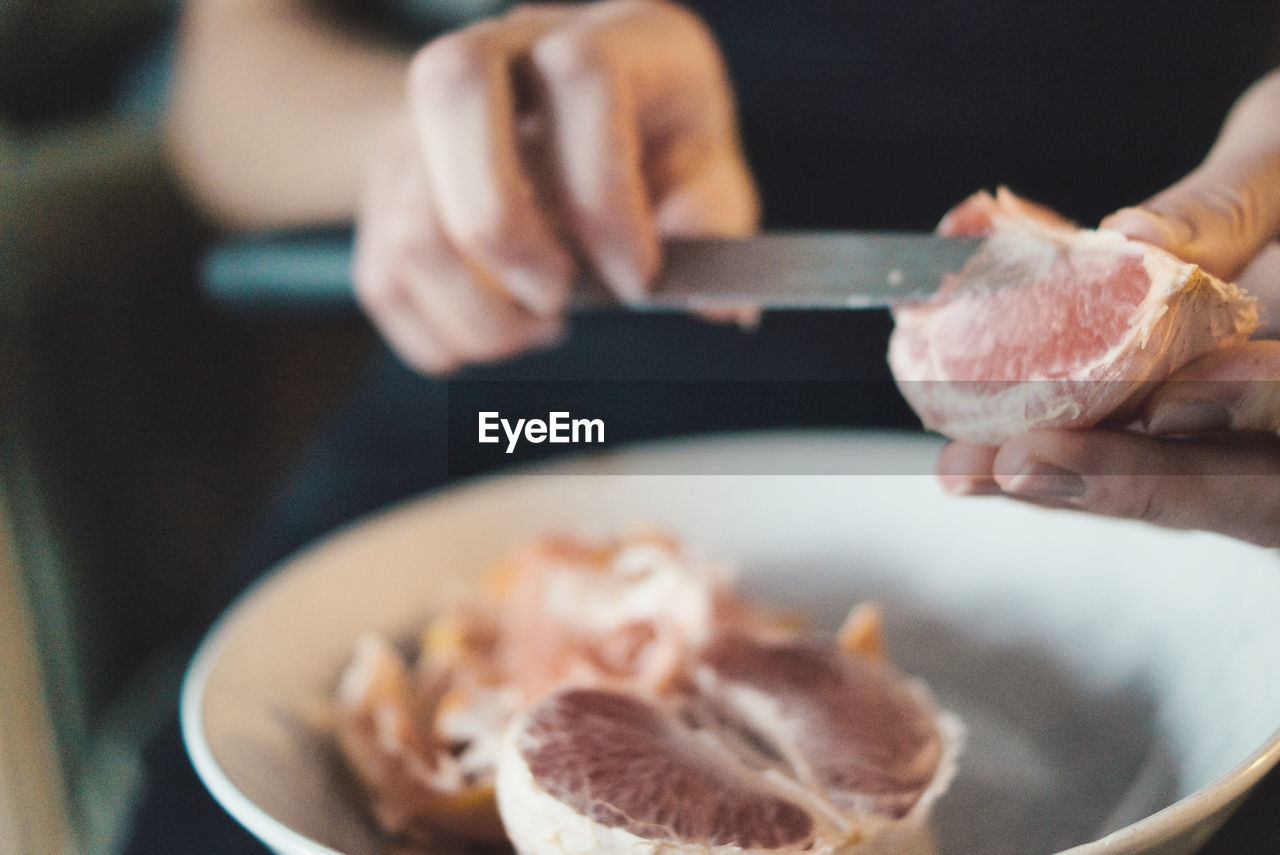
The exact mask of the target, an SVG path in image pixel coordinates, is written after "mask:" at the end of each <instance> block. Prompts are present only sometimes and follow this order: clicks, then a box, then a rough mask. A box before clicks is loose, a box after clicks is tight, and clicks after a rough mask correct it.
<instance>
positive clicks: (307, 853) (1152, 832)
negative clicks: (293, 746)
mask: <svg viewBox="0 0 1280 855" xmlns="http://www.w3.org/2000/svg"><path fill="white" fill-rule="evenodd" d="M850 435H855V436H859V437H865V438H870V439H876V440H881V441H883V440H886V439H889V440H897V439H901V440H905V441H910V442H915V443H918V444H920V445H921V446H922V447H923V446H924V445H925V444H926V443H925V439H926V437H925V435H922V434H913V433H908V432H902V433H899V432H893V431H876V430H867V431H863V430H816V431H815V430H810V431H806V430H794V431H752V432H739V433H725V434H714V435H709V436H706V437H681V438H676V439H668V440H658V441H645V442H637V443H634V444H628V445H625V446H619V447H618V448H617V449H616V450H614V451H611V452H606V453H604V454H602V455H600V456H597V457H595V458H594V459H596V460H599V459H601V458H603V457H609V458H616V457H618V456H627V457H631V456H636V455H639V456H643V455H644V454H645V453H646V452H652V451H659V450H661V451H670V450H672V449H679V448H683V447H686V446H688V447H696V446H698V445H702V444H711V445H720V444H723V443H725V442H726V441H733V442H741V441H747V442H750V441H752V440H777V439H779V438H780V437H781V438H786V437H804V438H809V439H812V438H820V437H827V436H840V437H843V438H845V439H848V438H849V437H850ZM929 441H930V442H932V441H933V440H932V438H929ZM934 444H935V445H937V444H938V443H936V442H935V443H934ZM580 463H581V460H580V459H579V458H577V457H566V458H561V459H557V460H551V461H538V462H534V463H531V464H525V465H521V466H518V467H513V468H511V469H506V470H502V471H499V472H491V473H486V474H482V475H479V476H474V477H471V478H467V479H464V480H460V481H457V482H454V483H451V484H447V485H445V486H443V487H440V488H437V489H433V490H428V491H424V492H422V493H418V494H416V495H413V496H409V497H407V498H405V499H402V500H400V501H398V502H394V503H392V504H390V505H387V506H385V507H383V508H380V509H377V510H374V511H372V512H370V513H368V514H365V515H363V516H360V517H357V518H355V519H353V520H351V521H349V522H347V523H345V524H343V525H340V526H338V527H336V528H335V529H333V530H332V531H330V532H328V533H327V534H325V535H322V536H321V537H319V538H318V539H316V540H315V541H312V542H311V543H308V544H306V545H304V546H302V547H301V548H299V549H298V550H296V551H294V552H293V553H291V554H290V555H288V556H286V557H285V558H284V559H282V560H281V561H279V562H278V563H276V564H274V565H272V566H271V567H270V568H268V569H267V570H266V571H264V572H263V574H262V575H261V576H260V577H259V578H258V579H256V580H255V581H254V582H253V583H252V584H250V585H249V586H248V587H246V588H245V589H244V591H242V592H241V593H240V594H239V596H237V597H236V598H235V599H234V600H233V601H232V602H231V604H230V605H228V606H227V608H226V609H225V610H224V611H223V612H222V614H221V615H219V616H218V618H217V619H216V620H215V621H214V623H213V624H212V625H211V626H210V628H209V630H208V632H207V633H206V634H205V636H204V638H203V639H202V641H201V642H200V644H199V646H198V647H197V649H196V652H195V654H194V655H193V657H192V659H191V662H190V664H189V665H188V667H187V670H186V672H185V674H184V676H183V680H182V687H181V692H180V696H179V726H180V730H181V733H182V740H183V743H184V744H185V746H186V750H187V754H188V757H189V758H190V760H191V764H192V766H193V767H194V768H195V771H196V774H197V775H198V777H199V778H200V780H201V782H202V783H203V784H204V785H205V787H206V789H208V791H209V793H210V794H211V795H212V796H213V798H214V799H215V800H216V801H217V802H218V803H219V804H220V805H221V806H222V807H223V809H224V810H226V811H227V813H229V814H230V815H231V817H232V818H233V819H235V820H236V821H237V822H238V823H240V825H241V826H243V827H244V828H245V829H246V830H247V831H249V832H250V833H251V834H253V835H254V836H256V837H257V838H258V839H259V840H261V841H262V842H263V843H264V844H265V845H266V846H268V847H269V848H271V849H273V850H275V851H284V850H285V849H286V848H288V849H291V850H292V851H296V852H298V853H304V855H345V853H343V852H340V851H339V850H336V849H332V848H330V847H328V846H326V845H324V844H323V843H319V842H317V841H315V840H312V839H311V838H309V837H307V836H305V835H303V834H302V833H300V832H298V831H295V830H293V829H292V828H290V827H289V826H287V825H286V824H284V823H283V822H281V821H280V820H278V819H276V818H275V817H274V816H272V815H271V814H270V813H268V812H267V811H265V810H263V809H262V808H261V807H259V806H258V805H257V804H255V803H254V802H253V801H252V800H251V799H250V798H249V797H248V796H246V795H245V794H244V793H243V792H242V791H241V790H240V789H239V788H238V787H237V786H236V785H235V784H234V783H233V782H232V781H231V778H230V777H229V776H228V775H227V773H226V772H225V771H224V770H223V769H222V767H221V766H220V765H219V763H218V761H217V759H216V757H215V756H214V753H213V748H212V746H210V745H209V742H208V740H207V739H206V738H205V733H204V727H203V711H204V696H205V691H206V689H207V688H208V683H209V679H210V677H211V676H212V674H213V671H214V669H215V668H216V667H217V663H218V660H219V658H220V655H221V653H222V649H223V648H224V647H225V646H226V644H227V642H228V639H229V637H230V635H231V633H232V632H233V631H234V630H235V628H236V625H237V623H238V618H239V617H240V616H241V612H242V611H243V610H244V609H245V608H246V607H247V606H248V605H249V603H250V602H251V601H253V600H254V599H255V597H256V595H257V594H258V593H259V591H260V590H261V589H262V588H264V587H266V586H269V585H271V584H272V583H273V582H275V581H276V580H278V579H280V578H281V577H282V576H283V575H285V574H286V573H288V572H289V571H290V570H291V568H292V567H294V566H295V565H296V564H297V562H298V561H299V560H300V559H301V558H302V557H303V556H304V555H306V554H308V553H311V552H313V551H315V550H319V549H322V548H324V547H325V546H326V545H327V544H329V543H331V542H333V541H336V540H339V539H341V538H344V537H346V536H347V535H348V534H350V533H351V532H352V531H353V530H355V529H357V528H360V527H362V526H363V525H364V524H366V523H368V522H372V521H374V520H377V519H381V518H383V517H386V516H389V515H393V514H395V513H397V512H399V511H401V510H403V509H405V508H407V507H409V506H412V505H418V504H428V503H431V502H434V501H437V500H439V499H441V498H442V497H444V496H448V495H452V494H455V493H462V492H466V491H469V490H472V489H476V488H481V487H483V486H484V485H490V484H492V483H494V482H497V481H502V480H505V479H507V478H510V477H513V476H517V475H518V476H526V475H531V474H532V475H537V474H542V473H543V472H548V471H549V472H554V471H556V470H559V469H565V468H572V467H576V466H578V465H580ZM582 474H591V473H590V472H583V473H582ZM614 474H616V473H614ZM1278 569H1280V568H1278ZM1278 764H1280V725H1277V727H1276V729H1275V730H1274V731H1273V732H1272V734H1271V736H1270V737H1269V738H1268V739H1266V740H1265V741H1264V742H1263V743H1262V744H1261V745H1260V746H1259V747H1258V748H1257V749H1255V750H1254V751H1253V752H1252V753H1250V754H1249V755H1248V756H1247V757H1245V759H1243V760H1242V761H1240V762H1239V763H1237V764H1236V765H1235V766H1233V767H1232V768H1231V769H1229V770H1227V771H1226V772H1224V773H1223V774H1222V775H1220V776H1219V777H1217V778H1215V779H1214V780H1212V781H1210V782H1209V783H1207V784H1204V785H1203V786H1201V787H1199V788H1197V789H1196V790H1194V791H1192V792H1191V793H1188V794H1187V795H1185V796H1182V797H1181V798H1179V799H1178V800H1177V801H1175V802H1173V803H1172V804H1170V805H1167V806H1165V807H1163V808H1161V809H1160V810H1158V811H1156V812H1155V813H1152V814H1149V815H1147V816H1145V817H1143V818H1142V819H1140V820H1137V821H1136V822H1132V823H1129V824H1128V825H1125V826H1123V827H1121V828H1119V829H1116V830H1115V831H1112V832H1110V833H1108V834H1106V835H1104V836H1102V837H1100V838H1097V839H1095V840H1091V841H1088V842H1085V843H1080V844H1077V845H1075V846H1072V847H1070V848H1068V849H1063V850H1059V851H1058V852H1056V853H1053V855H1103V853H1106V855H1123V853H1125V852H1128V851H1131V850H1133V849H1134V847H1137V846H1143V845H1148V844H1152V843H1158V842H1161V841H1164V840H1169V839H1172V838H1173V837H1175V836H1177V835H1178V834H1181V833H1183V832H1185V831H1187V830H1190V829H1192V828H1195V827H1197V826H1198V825H1200V824H1202V823H1204V822H1206V821H1209V820H1211V819H1214V818H1215V817H1217V818H1218V821H1219V822H1221V821H1225V820H1226V818H1227V817H1229V816H1230V812H1231V811H1232V810H1234V808H1235V807H1236V806H1237V805H1238V803H1239V802H1240V801H1242V800H1243V799H1244V797H1245V796H1246V795H1247V794H1248V793H1249V791H1250V790H1251V789H1252V788H1253V786H1254V785H1255V784H1257V783H1258V781H1260V780H1261V779H1262V777H1263V776H1264V775H1266V774H1267V772H1269V771H1270V770H1271V769H1272V768H1274V767H1276V766H1277V765H1278ZM1219 814H1220V816H1219ZM1215 830H1216V826H1215Z"/></svg>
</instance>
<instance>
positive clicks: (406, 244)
mask: <svg viewBox="0 0 1280 855" xmlns="http://www.w3.org/2000/svg"><path fill="white" fill-rule="evenodd" d="M413 149H414V146H413V137H412V132H411V131H410V129H409V127H408V125H407V123H402V124H397V125H395V126H393V127H391V128H389V129H388V132H387V133H386V134H384V137H383V139H382V140H381V142H380V144H379V147H378V149H377V151H376V152H375V157H374V158H373V159H372V161H371V164H370V169H369V174H368V176H367V179H366V181H365V190H364V193H363V194H362V196H361V199H360V204H359V206H358V208H357V211H356V239H355V246H354V251H353V262H352V280H353V283H354V286H355V297H356V301H357V302H358V303H359V304H360V306H361V308H362V309H363V310H364V312H365V314H367V315H368V316H369V319H370V320H371V321H372V322H373V324H374V326H375V327H377V329H378V332H379V333H380V334H381V335H382V336H383V338H384V339H386V341H387V343H388V344H389V345H390V346H391V348H392V350H394V351H395V353H396V355H397V356H398V357H399V358H400V359H401V361H403V362H404V363H405V364H406V365H408V366H409V367H410V368H412V369H414V370H415V371H418V372H420V373H423V374H441V373H445V372H448V371H451V370H453V369H454V368H455V367H456V366H457V359H456V357H455V356H454V355H453V354H452V353H450V352H449V350H448V348H447V347H445V346H444V344H443V342H442V341H441V340H440V338H439V337H438V336H437V335H436V334H435V332H434V331H433V330H432V329H431V328H430V326H429V325H428V324H427V323H426V321H425V319H423V318H422V317H420V316H419V314H418V313H417V311H416V310H415V309H414V308H413V307H412V305H411V304H410V303H409V301H408V300H407V295H406V290H405V283H404V281H403V280H402V278H401V277H400V276H399V275H398V274H397V269H398V266H399V265H402V264H404V263H405V262H404V258H405V256H406V255H412V253H413V250H412V249H411V248H410V247H411V245H412V243H414V242H416V240H417V238H418V234H417V231H416V230H414V229H412V228H408V227H405V226H403V225H401V226H397V225H396V221H397V218H399V219H400V220H403V221H407V214H408V212H411V211H416V210H424V209H426V206H427V201H426V193H425V189H424V184H423V180H422V174H421V167H420V165H419V164H418V163H417V155H416V153H415V152H414V150H413Z"/></svg>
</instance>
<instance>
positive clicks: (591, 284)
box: [203, 231, 982, 312]
mask: <svg viewBox="0 0 1280 855" xmlns="http://www.w3.org/2000/svg"><path fill="white" fill-rule="evenodd" d="M981 243H982V239H981V238H944V237H939V236H937V235H933V234H928V233H924V232H766V233H763V234H757V235H752V236H750V237H744V238H691V239H682V240H672V241H669V242H668V243H666V244H665V263H664V266H663V270H662V272H661V273H660V274H659V276H658V279H657V280H656V281H655V282H654V284H653V287H652V289H651V291H650V293H649V295H648V296H647V297H646V298H645V299H644V300H643V301H640V302H639V303H635V304H629V305H628V308H631V309H639V310H656V311H685V310H689V309H706V308H716V307H734V306H743V305H752V306H760V307H762V308H783V309H863V308H872V307H879V306H890V305H894V304H896V303H901V302H907V301H912V300H920V299H923V298H926V297H928V296H929V295H930V294H932V293H933V292H934V291H935V290H937V287H938V285H939V283H940V282H941V280H942V277H943V276H944V275H945V274H946V273H948V272H954V271H958V270H960V269H961V268H962V267H963V266H964V265H965V262H966V261H968V259H969V257H970V256H971V255H972V254H973V253H974V251H975V250H976V249H977V247H978V246H979V245H980V244H981ZM350 269H351V236H350V232H347V231H342V232H325V233H307V234H301V235H297V234H295V235H284V236H281V235H277V234H271V235H265V236H253V237H247V238H240V239H238V240H235V241H232V242H229V243H224V244H221V245H219V246H217V247H215V248H214V249H213V250H212V251H211V252H210V253H209V255H208V256H207V257H206V260H205V265H204V271H203V287H204V290H205V293H206V295H207V296H208V297H209V298H210V299H211V300H213V302H215V303H217V304H219V305H222V306H225V307H229V308H238V309H276V310H279V309H283V310H295V311H296V310H301V311H304V312H333V311H346V310H349V309H351V308H353V307H354V305H355V301H354V298H353V295H352V291H351V277H350ZM617 306H618V301H617V299H616V298H615V297H613V296H612V295H611V294H610V293H609V291H608V290H607V289H606V288H605V287H604V285H603V284H601V283H600V282H599V280H597V279H595V278H594V277H592V276H589V275H583V276H580V277H579V281H578V282H577V283H575V286H574V290H573V292H572V297H571V299H570V308H571V309H595V308H606V307H617Z"/></svg>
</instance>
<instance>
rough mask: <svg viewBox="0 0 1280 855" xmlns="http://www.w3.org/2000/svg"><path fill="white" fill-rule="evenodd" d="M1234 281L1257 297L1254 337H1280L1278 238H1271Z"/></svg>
mask: <svg viewBox="0 0 1280 855" xmlns="http://www.w3.org/2000/svg"><path fill="white" fill-rule="evenodd" d="M1236 284H1237V285H1239V286H1240V287H1241V288H1242V289H1244V292H1245V293H1246V294H1248V295H1250V296H1251V297H1257V298H1258V330H1257V332H1255V333H1254V337H1255V338H1280V242H1274V241H1273V242H1272V243H1270V244H1268V245H1267V246H1266V247H1264V248H1263V250H1262V252H1260V253H1258V255H1257V257H1255V258H1254V259H1253V261H1251V262H1249V266H1248V267H1246V268H1245V269H1244V270H1242V271H1241V272H1240V275H1239V276H1238V277H1237V278H1236Z"/></svg>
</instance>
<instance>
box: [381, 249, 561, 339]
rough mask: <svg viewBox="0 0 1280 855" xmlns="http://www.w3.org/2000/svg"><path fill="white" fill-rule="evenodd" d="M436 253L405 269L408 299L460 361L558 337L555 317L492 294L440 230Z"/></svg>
mask: <svg viewBox="0 0 1280 855" xmlns="http://www.w3.org/2000/svg"><path fill="white" fill-rule="evenodd" d="M434 249H435V252H434V253H433V255H432V257H430V258H429V259H423V263H419V264H415V265H413V266H412V267H411V268H409V269H407V270H406V271H405V274H404V276H405V282H406V288H405V294H406V302H407V303H408V304H409V305H410V306H411V310H412V311H414V312H415V313H416V314H418V315H419V316H420V317H422V318H425V319H427V320H428V321H429V325H430V327H431V329H432V330H433V331H434V332H435V333H436V334H437V335H438V336H439V337H440V339H441V340H442V341H443V342H444V344H445V345H446V346H447V347H448V348H449V350H450V352H451V353H453V354H454V355H455V356H456V357H457V358H458V359H460V360H462V361H463V362H493V361H496V360H499V359H504V358H506V357H509V356H512V355H514V354H517V353H520V352H522V351H525V350H529V349H531V348H541V347H547V346H550V345H551V344H553V343H555V342H557V341H559V340H560V338H561V336H562V334H563V323H562V322H561V321H560V319H559V318H558V317H556V316H550V317H543V316H540V315H534V314H532V313H530V312H528V311H526V310H525V309H523V308H521V307H519V306H517V305H515V304H513V303H511V302H509V301H507V300H504V299H502V298H500V297H499V296H497V295H496V293H495V290H496V289H495V287H494V286H493V285H491V284H488V283H486V282H485V281H484V280H483V278H482V277H483V274H482V273H481V272H480V271H478V270H476V269H474V268H473V267H471V266H469V265H468V264H467V263H466V262H465V260H464V259H462V258H461V256H459V255H458V254H457V253H456V252H454V251H453V250H452V247H451V246H450V245H449V244H448V242H447V241H446V240H444V239H443V235H441V236H440V240H439V242H438V243H437V244H436V245H435V248H434Z"/></svg>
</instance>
